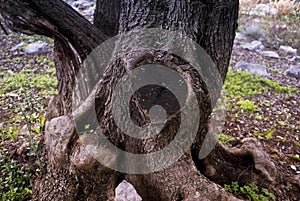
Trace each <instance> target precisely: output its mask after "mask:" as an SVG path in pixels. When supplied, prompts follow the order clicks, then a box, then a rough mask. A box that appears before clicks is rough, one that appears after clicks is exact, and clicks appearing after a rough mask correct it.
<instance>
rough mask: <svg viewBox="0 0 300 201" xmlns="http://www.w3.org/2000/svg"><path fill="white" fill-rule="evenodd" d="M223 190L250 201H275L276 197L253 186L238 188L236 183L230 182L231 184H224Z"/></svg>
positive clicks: (247, 185) (263, 189) (265, 190)
mask: <svg viewBox="0 0 300 201" xmlns="http://www.w3.org/2000/svg"><path fill="white" fill-rule="evenodd" d="M224 188H225V189H226V190H227V191H228V192H230V193H232V194H233V195H235V196H237V197H240V198H243V199H247V200H251V201H272V200H276V197H275V196H274V195H273V194H272V193H271V192H269V191H268V190H267V189H265V188H260V187H258V186H256V185H255V184H246V185H244V186H240V185H239V184H238V182H232V183H231V184H225V185H224Z"/></svg>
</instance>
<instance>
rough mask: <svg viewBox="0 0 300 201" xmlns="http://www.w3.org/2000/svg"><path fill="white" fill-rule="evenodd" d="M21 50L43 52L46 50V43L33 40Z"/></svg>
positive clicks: (28, 52)
mask: <svg viewBox="0 0 300 201" xmlns="http://www.w3.org/2000/svg"><path fill="white" fill-rule="evenodd" d="M23 51H24V52H25V53H27V54H35V53H45V52H48V51H49V49H48V45H47V43H45V42H34V43H30V44H28V45H27V46H26V47H25V48H24V49H23Z"/></svg>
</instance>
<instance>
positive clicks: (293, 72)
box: [284, 65, 300, 80]
mask: <svg viewBox="0 0 300 201" xmlns="http://www.w3.org/2000/svg"><path fill="white" fill-rule="evenodd" d="M284 75H286V76H289V77H293V78H296V79H297V80H300V65H298V66H291V67H290V68H289V69H287V70H286V71H285V72H284Z"/></svg>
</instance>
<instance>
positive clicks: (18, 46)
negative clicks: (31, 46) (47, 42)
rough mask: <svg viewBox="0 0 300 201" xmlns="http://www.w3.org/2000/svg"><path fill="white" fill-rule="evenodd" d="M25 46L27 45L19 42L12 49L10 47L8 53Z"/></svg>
mask: <svg viewBox="0 0 300 201" xmlns="http://www.w3.org/2000/svg"><path fill="white" fill-rule="evenodd" d="M25 45H27V43H25V42H21V43H19V44H18V45H15V46H14V47H12V48H11V49H10V51H12V52H13V51H16V50H19V49H20V48H22V47H24V46H25Z"/></svg>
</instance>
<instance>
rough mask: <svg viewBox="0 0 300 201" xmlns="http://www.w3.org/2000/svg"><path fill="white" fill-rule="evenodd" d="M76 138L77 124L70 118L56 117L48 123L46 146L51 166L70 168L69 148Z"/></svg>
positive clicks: (46, 127)
mask: <svg viewBox="0 0 300 201" xmlns="http://www.w3.org/2000/svg"><path fill="white" fill-rule="evenodd" d="M75 136H76V130H75V124H74V122H73V120H72V119H71V118H70V117H69V116H60V117H56V118H54V119H51V121H48V122H46V126H45V145H46V148H47V155H48V161H49V162H50V163H49V164H55V165H56V167H58V168H68V161H69V158H68V152H69V150H68V146H69V143H70V141H71V140H72V139H74V138H75Z"/></svg>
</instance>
